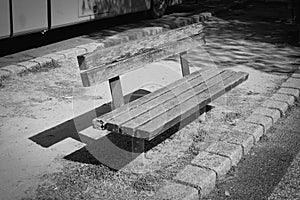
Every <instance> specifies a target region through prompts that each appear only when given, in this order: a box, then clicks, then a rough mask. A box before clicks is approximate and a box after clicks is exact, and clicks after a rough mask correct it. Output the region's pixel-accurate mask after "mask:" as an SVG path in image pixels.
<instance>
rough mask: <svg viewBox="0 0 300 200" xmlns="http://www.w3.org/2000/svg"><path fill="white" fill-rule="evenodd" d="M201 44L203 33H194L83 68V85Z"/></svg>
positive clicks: (109, 77)
mask: <svg viewBox="0 0 300 200" xmlns="http://www.w3.org/2000/svg"><path fill="white" fill-rule="evenodd" d="M203 44H204V41H203V33H200V34H195V35H191V36H189V37H187V38H184V39H181V40H177V41H176V42H170V43H166V44H165V45H162V46H159V47H157V48H153V49H149V50H147V51H145V52H143V53H139V54H137V55H134V56H131V57H129V58H127V59H124V60H121V61H118V62H115V63H111V64H108V65H103V66H99V67H94V68H91V69H88V70H83V71H81V73H80V75H81V79H82V82H83V86H85V87H87V86H91V85H95V84H97V83H101V82H103V81H106V80H108V79H111V78H114V77H115V76H119V75H122V74H124V73H128V72H130V71H132V70H136V69H138V68H141V67H144V66H145V65H147V64H150V63H153V62H156V61H160V60H162V59H165V58H167V57H170V56H173V55H176V54H178V53H180V52H183V51H188V50H189V49H191V48H195V47H197V46H200V45H203Z"/></svg>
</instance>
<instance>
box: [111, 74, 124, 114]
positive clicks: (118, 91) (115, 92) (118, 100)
mask: <svg viewBox="0 0 300 200" xmlns="http://www.w3.org/2000/svg"><path fill="white" fill-rule="evenodd" d="M109 87H110V93H111V98H112V110H114V109H116V108H118V107H121V106H123V105H124V96H123V92H122V86H121V81H120V77H119V76H117V77H114V78H111V79H109Z"/></svg>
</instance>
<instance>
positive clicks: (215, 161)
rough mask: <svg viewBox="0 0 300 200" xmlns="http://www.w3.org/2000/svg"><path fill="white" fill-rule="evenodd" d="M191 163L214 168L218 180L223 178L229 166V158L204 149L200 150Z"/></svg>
mask: <svg viewBox="0 0 300 200" xmlns="http://www.w3.org/2000/svg"><path fill="white" fill-rule="evenodd" d="M191 163H192V164H193V165H196V166H199V167H204V168H209V169H211V170H214V171H215V172H216V174H217V178H218V179H219V180H221V179H223V178H224V176H225V175H226V173H227V172H228V171H229V169H230V167H231V161H230V159H229V158H227V157H224V156H220V155H217V154H212V153H208V152H205V151H202V152H200V153H199V154H198V155H197V156H196V157H195V158H194V159H193V160H192V162H191Z"/></svg>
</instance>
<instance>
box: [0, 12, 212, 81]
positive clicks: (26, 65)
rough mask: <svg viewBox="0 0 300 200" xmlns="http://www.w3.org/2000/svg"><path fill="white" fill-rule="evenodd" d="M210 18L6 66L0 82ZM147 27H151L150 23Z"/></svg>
mask: <svg viewBox="0 0 300 200" xmlns="http://www.w3.org/2000/svg"><path fill="white" fill-rule="evenodd" d="M210 17H211V13H208V12H203V13H200V14H195V15H192V16H189V17H177V18H176V20H174V21H173V23H172V24H164V23H163V22H162V23H160V24H159V27H145V28H134V29H129V30H127V31H124V32H122V33H118V34H116V35H113V36H109V37H107V38H106V39H105V40H104V41H102V42H94V43H89V44H84V45H79V46H77V47H74V48H71V49H67V50H63V51H58V52H55V53H51V54H47V55H44V56H42V57H38V58H34V59H31V60H28V61H25V62H19V63H17V64H14V65H8V66H5V67H2V68H0V82H1V81H2V80H4V79H7V78H9V77H12V76H19V75H23V74H25V73H27V72H34V71H37V70H39V69H41V68H46V67H47V68H51V67H56V66H58V63H59V62H60V61H63V60H66V59H69V58H74V57H76V56H78V55H82V54H85V53H91V52H93V51H94V50H95V49H97V48H106V47H110V46H114V45H117V44H121V43H123V42H128V41H131V40H136V39H140V38H142V37H146V36H150V35H156V34H159V33H162V32H165V31H168V30H170V29H174V28H179V27H182V26H186V25H189V24H193V23H199V22H203V21H205V20H207V19H208V18H210ZM149 25H152V24H151V21H150V23H149ZM153 25H156V26H157V25H158V24H155V23H153Z"/></svg>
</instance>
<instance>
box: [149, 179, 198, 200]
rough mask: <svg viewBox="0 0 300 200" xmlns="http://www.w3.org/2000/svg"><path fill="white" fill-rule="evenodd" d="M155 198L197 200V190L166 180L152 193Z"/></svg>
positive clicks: (162, 199) (156, 199) (159, 199)
mask: <svg viewBox="0 0 300 200" xmlns="http://www.w3.org/2000/svg"><path fill="white" fill-rule="evenodd" d="M153 199H155V200H166V199H172V200H199V194H198V190H197V189H196V188H193V187H190V186H186V185H183V184H179V183H171V182H167V183H165V184H164V186H163V187H162V188H160V189H159V190H158V191H157V192H156V194H155V195H154V198H153Z"/></svg>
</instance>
